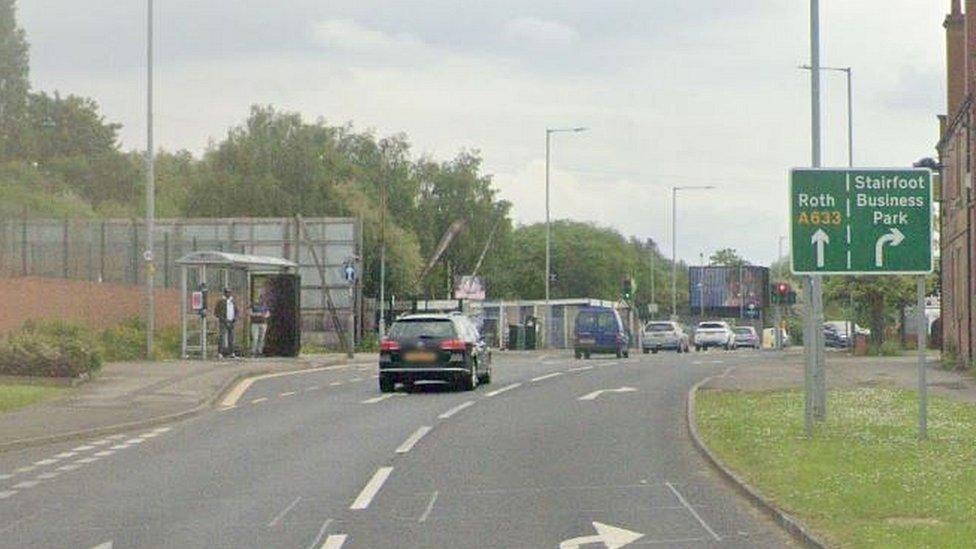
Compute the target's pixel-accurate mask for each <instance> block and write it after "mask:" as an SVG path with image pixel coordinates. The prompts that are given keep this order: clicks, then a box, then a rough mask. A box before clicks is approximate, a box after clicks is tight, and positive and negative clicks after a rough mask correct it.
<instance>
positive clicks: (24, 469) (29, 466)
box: [16, 465, 37, 473]
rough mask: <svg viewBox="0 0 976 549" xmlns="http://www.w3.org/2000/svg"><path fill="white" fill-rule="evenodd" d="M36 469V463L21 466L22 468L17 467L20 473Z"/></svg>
mask: <svg viewBox="0 0 976 549" xmlns="http://www.w3.org/2000/svg"><path fill="white" fill-rule="evenodd" d="M34 469H37V466H36V465H28V466H27V467H21V468H19V469H17V471H16V472H18V473H30V472H31V471H33V470H34Z"/></svg>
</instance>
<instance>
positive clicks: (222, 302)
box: [214, 288, 237, 358]
mask: <svg viewBox="0 0 976 549" xmlns="http://www.w3.org/2000/svg"><path fill="white" fill-rule="evenodd" d="M214 316H216V317H217V320H218V321H219V322H220V336H219V340H218V342H217V354H219V355H220V357H221V358H235V357H236V355H235V354H234V323H235V322H237V303H236V302H235V301H234V293H233V292H232V291H231V289H230V288H224V295H223V296H222V297H221V298H220V299H219V300H217V305H215V306H214Z"/></svg>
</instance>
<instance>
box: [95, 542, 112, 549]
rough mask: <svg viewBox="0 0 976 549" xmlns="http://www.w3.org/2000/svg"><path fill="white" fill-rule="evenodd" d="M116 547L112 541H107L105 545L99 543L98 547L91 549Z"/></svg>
mask: <svg viewBox="0 0 976 549" xmlns="http://www.w3.org/2000/svg"><path fill="white" fill-rule="evenodd" d="M114 545H115V544H114V543H112V542H111V541H106V542H105V543H99V544H98V545H96V546H94V547H92V548H91V549H112V547H114Z"/></svg>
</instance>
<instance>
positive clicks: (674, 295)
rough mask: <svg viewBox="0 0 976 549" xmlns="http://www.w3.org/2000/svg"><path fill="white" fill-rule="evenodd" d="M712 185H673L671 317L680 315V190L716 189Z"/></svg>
mask: <svg viewBox="0 0 976 549" xmlns="http://www.w3.org/2000/svg"><path fill="white" fill-rule="evenodd" d="M714 188H715V187H714V186H712V185H686V186H683V187H671V318H672V319H675V318H677V316H678V245H677V242H678V239H677V236H676V234H677V227H678V191H691V190H708V189H714Z"/></svg>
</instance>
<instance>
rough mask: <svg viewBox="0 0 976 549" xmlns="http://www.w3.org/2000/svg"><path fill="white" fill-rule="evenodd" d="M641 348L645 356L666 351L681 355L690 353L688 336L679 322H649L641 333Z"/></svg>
mask: <svg viewBox="0 0 976 549" xmlns="http://www.w3.org/2000/svg"><path fill="white" fill-rule="evenodd" d="M641 336H642V337H641V341H642V344H641V346H642V347H643V348H644V354H645V355H646V354H647V353H655V354H656V353H657V352H658V351H663V350H665V349H667V350H671V351H677V352H679V353H687V352H688V346H689V343H688V334H687V333H686V332H685V329H684V327H682V326H681V324H678V323H677V322H667V321H661V322H648V323H647V324H646V325H645V326H644V330H643V331H642V333H641Z"/></svg>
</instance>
